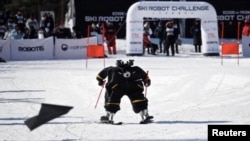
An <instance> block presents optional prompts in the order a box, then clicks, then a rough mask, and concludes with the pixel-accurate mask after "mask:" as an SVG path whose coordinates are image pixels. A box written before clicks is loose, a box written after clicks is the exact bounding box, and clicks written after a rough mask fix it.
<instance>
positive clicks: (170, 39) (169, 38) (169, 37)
mask: <svg viewBox="0 0 250 141" xmlns="http://www.w3.org/2000/svg"><path fill="white" fill-rule="evenodd" d="M173 24H174V23H173V22H172V21H170V22H167V23H166V31H165V50H166V55H167V56H169V48H170V49H171V54H172V56H174V55H175V51H174V43H175V37H174V27H173Z"/></svg>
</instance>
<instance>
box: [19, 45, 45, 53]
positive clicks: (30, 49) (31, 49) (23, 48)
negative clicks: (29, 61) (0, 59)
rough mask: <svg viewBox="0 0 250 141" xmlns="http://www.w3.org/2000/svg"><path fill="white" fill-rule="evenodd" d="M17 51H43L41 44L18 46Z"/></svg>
mask: <svg viewBox="0 0 250 141" xmlns="http://www.w3.org/2000/svg"><path fill="white" fill-rule="evenodd" d="M18 51H20V52H39V51H44V47H43V46H36V47H18Z"/></svg>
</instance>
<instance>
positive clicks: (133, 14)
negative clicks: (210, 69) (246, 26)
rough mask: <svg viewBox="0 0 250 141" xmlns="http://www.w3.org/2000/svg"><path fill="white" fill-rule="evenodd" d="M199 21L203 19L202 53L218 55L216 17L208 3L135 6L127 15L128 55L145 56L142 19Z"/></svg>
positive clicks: (167, 3)
mask: <svg viewBox="0 0 250 141" xmlns="http://www.w3.org/2000/svg"><path fill="white" fill-rule="evenodd" d="M144 17H147V18H148V17H152V18H199V19H201V31H202V53H203V54H204V55H219V37H218V24H217V14H216V11H215V9H214V7H213V6H212V5H211V4H209V3H207V2H163V1H157V2H156V1H142V2H136V3H134V4H133V5H132V6H130V8H129V9H128V12H127V19H126V24H127V27H126V42H127V43H126V45H127V48H126V54H127V55H142V54H143V46H142V44H143V43H142V35H143V18H144Z"/></svg>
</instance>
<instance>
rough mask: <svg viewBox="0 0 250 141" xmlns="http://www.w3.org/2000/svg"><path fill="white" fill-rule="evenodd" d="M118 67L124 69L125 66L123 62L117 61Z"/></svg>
mask: <svg viewBox="0 0 250 141" xmlns="http://www.w3.org/2000/svg"><path fill="white" fill-rule="evenodd" d="M116 66H118V67H123V66H124V62H123V61H122V60H116Z"/></svg>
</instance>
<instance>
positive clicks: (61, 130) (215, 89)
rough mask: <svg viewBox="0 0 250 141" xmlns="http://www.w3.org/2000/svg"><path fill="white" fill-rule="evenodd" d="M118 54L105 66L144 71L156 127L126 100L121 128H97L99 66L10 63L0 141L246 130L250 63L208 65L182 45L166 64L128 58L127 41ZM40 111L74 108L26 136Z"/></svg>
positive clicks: (198, 137)
mask: <svg viewBox="0 0 250 141" xmlns="http://www.w3.org/2000/svg"><path fill="white" fill-rule="evenodd" d="M118 48H119V54H118V55H113V56H109V57H108V58H106V59H105V66H109V65H115V61H116V60H117V59H122V60H124V61H126V60H129V59H134V60H135V62H134V63H135V65H138V66H141V67H142V68H143V69H145V70H148V71H149V76H150V77H151V79H152V85H151V86H150V87H148V88H147V97H148V99H149V113H150V114H151V115H153V116H154V117H155V122H154V123H152V124H148V125H140V124H138V122H139V121H140V116H139V115H137V114H134V113H133V112H132V107H131V105H130V102H129V100H128V98H127V97H123V99H122V103H121V110H120V111H119V112H118V113H117V114H116V115H115V118H114V119H115V121H123V122H124V123H125V124H123V125H121V126H113V125H101V124H96V123H95V122H96V121H98V120H99V118H100V116H101V115H103V114H105V111H104V109H103V94H104V91H103V92H102V96H101V98H100V101H99V103H98V106H97V108H96V109H95V108H94V106H95V103H96V100H97V97H98V95H99V92H100V91H101V87H100V86H98V85H97V81H96V80H95V76H96V74H97V73H98V72H99V71H100V70H101V69H102V68H103V60H102V59H89V61H88V67H87V68H86V61H85V60H49V61H46V60H43V61H13V62H7V63H4V64H3V63H2V64H0V110H1V112H0V140H1V141H206V140H207V129H208V125H210V124H230V125H231V124H249V123H250V118H249V117H250V111H249V107H250V95H249V93H250V79H249V78H250V73H249V70H250V58H244V57H240V61H239V62H240V63H239V65H237V59H236V57H226V58H225V59H224V64H223V65H221V58H220V57H219V56H213V57H205V56H203V55H202V54H199V53H193V47H192V45H191V44H183V45H182V46H181V47H180V54H177V55H176V56H174V57H166V56H164V55H163V54H159V55H157V56H151V55H145V56H126V55H125V43H124V40H118ZM41 103H49V104H57V105H66V106H67V105H68V106H73V107H74V108H73V109H72V110H71V111H70V112H69V113H67V114H66V115H64V116H61V117H59V118H57V119H54V120H52V121H50V122H48V123H47V124H45V125H43V126H41V127H39V128H37V129H35V130H33V131H30V130H29V129H28V128H27V126H26V125H25V124H24V121H25V120H26V119H28V118H30V117H33V116H36V115H37V114H38V112H39V110H40V107H41Z"/></svg>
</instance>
